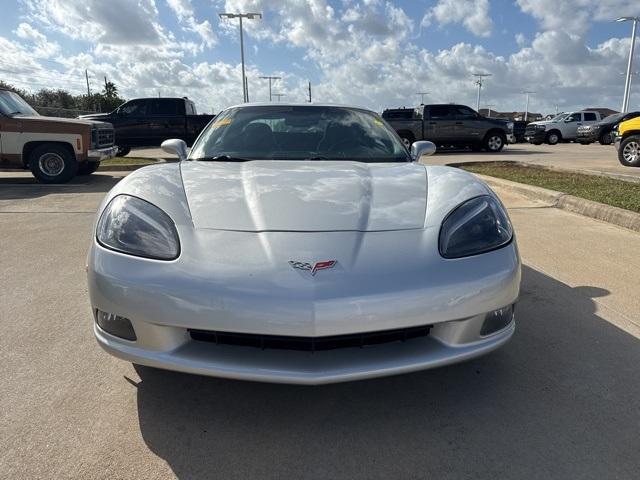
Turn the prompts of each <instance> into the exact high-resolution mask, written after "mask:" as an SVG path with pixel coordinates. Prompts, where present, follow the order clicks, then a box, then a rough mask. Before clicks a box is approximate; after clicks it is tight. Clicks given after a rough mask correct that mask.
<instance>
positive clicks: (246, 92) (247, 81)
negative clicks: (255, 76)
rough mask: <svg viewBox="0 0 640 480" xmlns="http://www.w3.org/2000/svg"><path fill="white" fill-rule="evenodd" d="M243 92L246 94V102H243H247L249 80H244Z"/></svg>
mask: <svg viewBox="0 0 640 480" xmlns="http://www.w3.org/2000/svg"><path fill="white" fill-rule="evenodd" d="M244 91H245V94H246V100H245V102H248V101H249V79H248V78H246V77H245V79H244Z"/></svg>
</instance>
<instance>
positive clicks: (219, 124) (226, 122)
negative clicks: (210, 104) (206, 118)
mask: <svg viewBox="0 0 640 480" xmlns="http://www.w3.org/2000/svg"><path fill="white" fill-rule="evenodd" d="M230 123H231V119H230V118H223V119H222V120H218V121H217V122H213V125H212V127H213V128H218V127H224V126H225V125H229V124H230Z"/></svg>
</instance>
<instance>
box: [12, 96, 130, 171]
mask: <svg viewBox="0 0 640 480" xmlns="http://www.w3.org/2000/svg"><path fill="white" fill-rule="evenodd" d="M114 136H115V135H114V129H113V125H111V124H110V123H105V122H95V121H91V120H76V119H69V118H56V117H44V116H41V115H40V114H38V112H36V111H35V110H34V109H33V108H31V106H30V105H29V104H28V103H27V102H26V101H25V100H24V99H22V98H21V97H20V96H19V95H18V94H16V93H14V92H10V91H8V90H0V168H2V169H7V168H10V169H14V168H15V169H29V170H31V173H33V176H34V177H36V178H37V179H38V181H40V182H42V183H64V182H68V181H69V180H71V179H72V178H73V177H75V176H76V175H77V174H80V175H82V174H85V175H87V174H90V173H93V172H95V171H96V170H97V169H98V167H99V166H100V162H101V161H102V160H105V159H108V158H112V157H114V156H115V155H116V152H117V148H116V147H115V146H114V145H115V138H114Z"/></svg>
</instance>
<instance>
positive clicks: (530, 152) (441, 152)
mask: <svg viewBox="0 0 640 480" xmlns="http://www.w3.org/2000/svg"><path fill="white" fill-rule="evenodd" d="M550 153H556V154H557V152H554V151H553V150H549V151H544V150H519V149H518V150H514V149H509V148H506V149H504V150H502V151H500V152H497V153H496V152H472V151H470V150H438V151H437V152H436V155H447V156H451V157H455V156H457V155H473V156H476V155H477V156H482V157H485V156H486V157H494V156H497V157H498V158H499V157H500V156H506V155H517V156H520V155H548V154H550Z"/></svg>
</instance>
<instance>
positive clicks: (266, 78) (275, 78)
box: [260, 76, 282, 101]
mask: <svg viewBox="0 0 640 480" xmlns="http://www.w3.org/2000/svg"><path fill="white" fill-rule="evenodd" d="M260 78H262V79H263V80H269V101H271V100H272V98H271V97H272V95H271V81H272V80H281V79H282V77H271V76H265V77H260Z"/></svg>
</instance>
